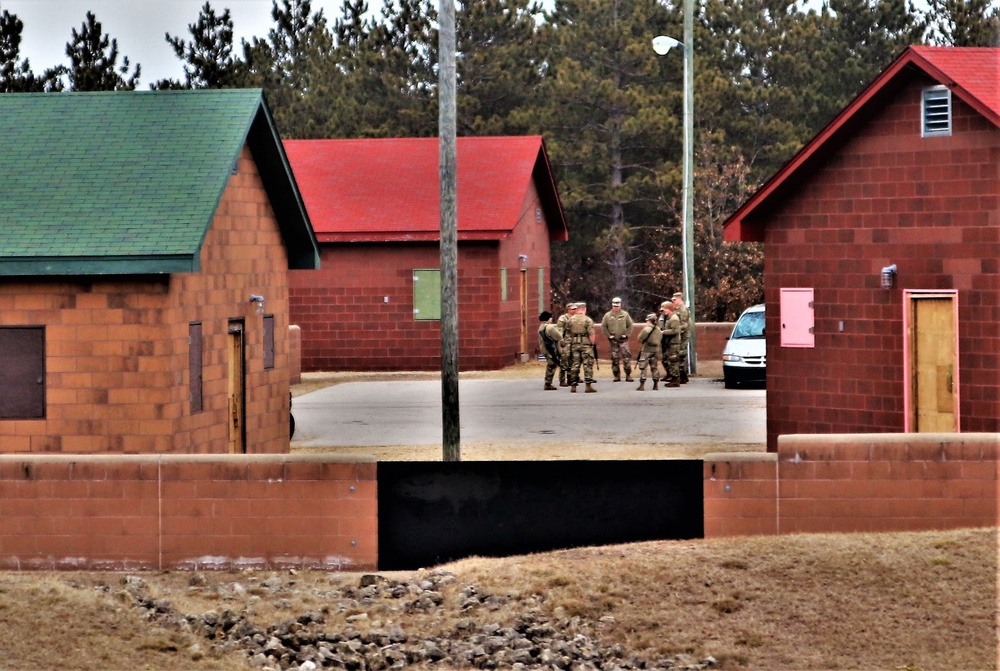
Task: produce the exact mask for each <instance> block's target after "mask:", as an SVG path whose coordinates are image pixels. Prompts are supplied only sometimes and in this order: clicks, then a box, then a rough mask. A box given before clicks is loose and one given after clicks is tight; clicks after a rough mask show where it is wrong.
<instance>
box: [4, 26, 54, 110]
mask: <svg viewBox="0 0 1000 671" xmlns="http://www.w3.org/2000/svg"><path fill="white" fill-rule="evenodd" d="M23 30H24V23H23V22H22V21H21V20H20V19H19V18H17V16H16V15H14V14H11V13H10V12H8V11H7V10H3V13H2V14H0V93H27V92H31V91H36V92H37V91H61V90H62V82H61V81H60V80H59V75H60V73H61V70H59V69H58V68H57V69H53V70H47V71H46V72H45V74H44V75H42V76H41V77H36V76H35V75H34V73H32V71H31V64H30V63H29V62H28V59H27V58H26V59H24V60H23V61H22V60H19V59H20V57H21V33H22V32H23Z"/></svg>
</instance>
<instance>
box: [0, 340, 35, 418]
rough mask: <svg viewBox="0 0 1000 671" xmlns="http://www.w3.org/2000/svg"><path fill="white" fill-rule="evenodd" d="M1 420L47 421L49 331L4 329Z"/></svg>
mask: <svg viewBox="0 0 1000 671" xmlns="http://www.w3.org/2000/svg"><path fill="white" fill-rule="evenodd" d="M0 419H45V327H44V326H11V327H0Z"/></svg>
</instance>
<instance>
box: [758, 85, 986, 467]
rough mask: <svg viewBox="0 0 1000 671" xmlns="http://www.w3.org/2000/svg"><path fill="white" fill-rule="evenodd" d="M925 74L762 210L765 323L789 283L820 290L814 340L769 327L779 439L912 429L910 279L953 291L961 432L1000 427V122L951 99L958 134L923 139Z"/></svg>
mask: <svg viewBox="0 0 1000 671" xmlns="http://www.w3.org/2000/svg"><path fill="white" fill-rule="evenodd" d="M930 83H931V82H930V81H929V80H928V81H925V82H916V83H914V84H912V85H909V86H907V87H905V88H904V89H902V90H901V91H900V92H899V93H898V95H897V98H896V101H895V102H893V103H892V104H889V105H888V106H887V107H885V108H884V109H883V110H881V111H880V112H879V113H878V114H877V115H876V116H875V117H874V118H873V119H871V120H870V122H869V123H868V124H867V125H866V126H864V127H862V128H861V129H860V131H859V132H858V133H857V135H856V136H855V137H853V138H852V139H851V140H850V141H849V142H848V143H847V144H846V146H844V147H843V148H841V149H840V150H839V151H836V152H835V153H833V154H832V155H831V156H830V157H829V159H828V160H827V161H826V162H825V164H823V165H821V166H819V167H818V168H817V169H816V170H815V171H814V172H812V173H811V174H810V176H809V181H806V182H804V183H803V184H802V185H801V186H800V187H799V188H798V190H797V191H796V192H795V193H793V194H792V195H791V196H790V197H788V198H787V199H786V200H785V201H784V204H783V207H782V208H781V209H779V210H778V211H776V212H774V213H773V214H772V215H771V216H770V218H769V219H768V220H767V221H766V227H765V230H766V233H765V248H766V250H767V251H766V253H765V277H766V278H767V283H766V284H767V286H766V290H765V298H766V303H767V332H768V333H769V334H775V336H777V334H778V333H780V327H781V324H780V314H779V292H780V290H781V289H782V288H786V287H811V288H814V289H815V337H816V345H815V348H811V349H810V348H788V347H780V346H778V344H777V343H778V339H777V337H775V338H769V343H768V345H769V348H768V350H769V351H768V362H767V364H768V371H767V378H768V398H767V402H768V429H767V433H768V438H767V440H768V449H769V450H771V451H774V450H775V449H776V447H777V441H778V436H780V435H785V434H803V433H864V432H899V431H903V430H904V428H905V426H904V420H905V417H904V413H905V408H904V385H905V384H906V382H905V381H904V379H903V377H904V353H903V344H904V343H903V338H904V334H903V309H904V306H903V298H902V290H903V289H916V290H925V289H932V290H957V292H958V293H957V301H958V308H959V313H958V334H959V345H958V347H959V356H960V359H959V366H960V372H961V376H960V386H959V389H958V393H959V398H960V418H961V421H960V430H961V431H965V432H996V431H998V430H1000V401H998V398H997V392H996V390H997V384H996V381H997V376H998V374H1000V347H997V342H1000V266H998V263H1000V262H998V258H1000V130H998V129H997V128H996V127H995V126H993V125H992V124H990V123H989V122H987V121H986V120H985V119H983V118H982V116H981V115H980V114H979V113H977V112H975V111H973V110H972V109H970V108H969V107H968V106H966V105H965V104H964V103H962V102H961V101H960V100H959V99H958V98H957V97H955V98H953V110H954V134H953V135H952V136H950V137H936V138H921V137H920V92H921V87H922V86H923V85H927V84H930ZM893 263H894V264H896V265H897V266H898V269H899V270H898V276H897V280H896V287H895V288H894V289H892V290H883V289H881V288H880V287H879V280H880V277H879V272H880V269H881V268H882V267H884V266H887V265H890V264H893ZM840 322H843V324H844V328H843V330H842V331H841V330H840V328H839V324H840Z"/></svg>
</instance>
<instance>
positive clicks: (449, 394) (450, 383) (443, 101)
mask: <svg viewBox="0 0 1000 671" xmlns="http://www.w3.org/2000/svg"><path fill="white" fill-rule="evenodd" d="M438 5H439V8H438V21H439V26H438V53H439V54H440V56H439V59H440V60H439V63H438V139H439V141H440V156H441V157H440V177H441V420H442V429H443V432H442V433H443V441H442V449H443V453H444V454H443V458H444V460H445V461H461V459H462V447H461V435H460V434H461V432H460V428H459V427H460V424H459V413H458V196H457V192H458V186H457V177H456V174H457V170H456V164H457V159H456V156H457V154H458V151H457V149H456V144H457V142H456V139H455V135H456V130H455V128H456V125H457V123H456V117H457V112H456V105H455V82H456V76H455V0H439V3H438Z"/></svg>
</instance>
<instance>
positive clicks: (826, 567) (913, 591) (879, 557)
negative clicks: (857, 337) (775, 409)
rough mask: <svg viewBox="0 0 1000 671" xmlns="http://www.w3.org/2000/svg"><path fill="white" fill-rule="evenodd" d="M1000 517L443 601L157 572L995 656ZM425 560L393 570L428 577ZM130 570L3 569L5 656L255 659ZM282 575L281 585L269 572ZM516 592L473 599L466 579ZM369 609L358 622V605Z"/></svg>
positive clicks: (497, 615)
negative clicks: (201, 636) (170, 619)
mask: <svg viewBox="0 0 1000 671" xmlns="http://www.w3.org/2000/svg"><path fill="white" fill-rule="evenodd" d="M996 552H997V535H996V531H995V530H986V529H980V530H958V531H950V532H926V533H903V534H846V535H799V536H784V537H756V538H740V539H720V540H705V541H663V542H651V543H639V544H633V545H620V546H609V547H600V548H584V549H576V550H567V551H561V552H552V553H545V554H538V555H530V556H522V557H511V558H506V559H489V558H470V559H466V560H462V561H458V562H455V563H452V564H450V565H447V566H444V567H439V568H444V569H446V570H449V571H452V572H453V573H454V574H455V575H456V578H457V580H456V581H455V582H453V583H452V584H450V585H447V586H445V587H444V588H443V589H442V593H443V595H444V601H443V603H442V604H441V605H440V606H439V607H437V608H435V609H432V610H430V611H428V612H420V611H410V612H407V610H406V609H405V608H403V607H402V606H401V604H400V600H393V599H381V600H376V601H375V602H368V603H366V600H364V599H362V600H360V601H359V600H357V599H345V598H344V593H343V592H342V591H341V590H342V588H344V587H345V586H355V587H356V586H357V585H358V580H359V575H358V574H345V573H333V574H328V573H319V572H309V571H306V572H299V573H292V572H289V573H280V574H275V573H270V572H248V571H243V572H218V573H207V574H203V575H199V576H197V578H198V580H192V575H191V574H188V573H184V572H161V573H147V574H143V576H142V577H143V579H144V580H145V581H146V582H147V583H149V585H150V588H151V590H152V595H151V596H152V597H153V598H162V599H167V600H169V602H170V604H171V605H172V607H173V608H175V609H178V610H180V611H181V612H184V613H190V614H196V615H197V614H201V613H204V612H206V611H209V610H216V611H217V612H220V613H221V612H222V610H223V609H228V610H231V611H233V612H235V613H243V614H246V615H247V617H248V618H249V619H250V620H251V621H252V622H253V623H254V624H255V625H258V626H268V625H276V624H279V623H281V622H283V621H288V620H290V619H293V618H296V617H297V616H299V615H301V614H303V613H306V612H323V613H324V614H325V618H326V623H325V625H324V626H325V628H326V629H327V630H329V631H341V630H343V629H345V628H347V627H348V626H349V625H348V619H347V618H348V617H352V616H354V617H353V618H352V619H353V620H354V621H353V622H352V623H351V624H350V626H353V627H355V628H365V627H378V626H382V627H388V626H390V625H398V626H401V627H402V628H403V629H404V630H405V631H406V632H407V634H409V636H410V637H411V639H413V638H416V637H419V636H428V637H429V636H435V635H437V634H440V633H442V632H454V631H455V625H456V623H458V622H459V621H460V620H466V619H470V618H471V619H472V620H473V621H474V622H475V624H476V625H477V626H482V625H484V624H488V623H497V624H499V625H501V626H508V625H509V624H510V623H511V622H513V621H515V620H516V619H517V618H518V617H519V616H522V615H524V614H525V613H526V612H529V611H530V612H534V613H536V614H537V613H541V614H542V615H543V616H546V617H551V618H552V619H553V620H559V621H562V622H568V623H569V624H568V625H567V626H568V627H571V628H572V629H575V630H579V631H580V632H585V633H586V634H587V635H588V636H591V637H593V638H596V639H599V640H601V641H603V642H606V643H609V644H610V643H622V644H623V645H625V647H626V648H627V649H628V650H629V652H630V653H634V654H639V655H644V654H648V655H652V654H659V655H674V654H678V653H688V654H691V655H693V656H694V657H695V658H697V659H701V658H704V657H705V656H708V655H712V656H714V657H715V658H716V660H718V663H719V664H718V668H720V669H723V670H729V671H732V670H736V669H741V670H744V669H752V670H755V671H771V670H774V671H777V670H788V671H791V670H810V669H815V670H820V669H822V670H827V669H863V670H875V669H885V670H887V671H930V670H932V669H941V670H947V671H959V670H964V671H986V670H987V669H996V668H997V662H996V659H997V638H996V632H997V629H996V626H997V619H996V569H997V561H996V556H997V555H996ZM425 573H426V572H425V571H415V572H393V573H390V574H386V575H387V576H388V577H390V578H394V579H400V580H403V579H409V578H415V579H419V578H420V577H421V576H422V575H424V574H425ZM120 578H121V575H120V574H115V573H62V574H59V573H56V574H51V573H21V574H12V573H3V574H0V596H2V599H0V626H2V627H3V629H4V631H5V636H4V640H3V642H2V643H0V669H19V670H20V669H101V670H117V669H122V670H124V669H129V670H132V669H165V670H173V669H192V670H201V669H246V668H249V665H248V664H247V662H246V661H245V660H244V659H242V658H241V657H240V656H239V655H235V656H234V655H232V654H230V655H228V656H222V657H220V656H218V654H217V652H216V651H214V650H213V648H212V646H211V644H210V642H208V641H201V642H200V643H199V644H198V646H197V647H192V646H193V645H194V644H195V642H196V641H195V639H194V638H193V635H192V634H190V633H179V632H177V631H173V630H170V629H165V628H161V627H160V626H158V625H156V624H152V623H148V622H144V621H142V620H141V619H139V618H138V616H137V615H136V614H135V612H134V611H131V610H130V609H129V608H128V607H126V606H125V605H124V600H123V599H121V598H120V595H121V589H122V588H121V580H120ZM275 578H278V579H279V582H280V583H281V588H280V590H279V591H277V592H272V591H270V590H265V589H263V587H262V583H263V582H264V581H265V580H267V579H271V580H272V581H273V580H274V579H275ZM469 585H474V586H476V589H477V591H478V592H479V593H480V594H483V593H492V594H496V595H499V596H503V597H505V603H504V605H503V606H502V607H500V608H496V609H492V610H488V609H477V610H473V611H468V610H462V609H461V607H460V604H461V603H462V602H463V601H464V599H465V597H463V596H462V593H461V592H462V590H463V589H464V588H465V587H467V586H469ZM361 613H364V615H365V616H366V617H365V618H364V619H363V620H362V621H361V622H360V623H359V621H358V620H357V616H359V614H361Z"/></svg>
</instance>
